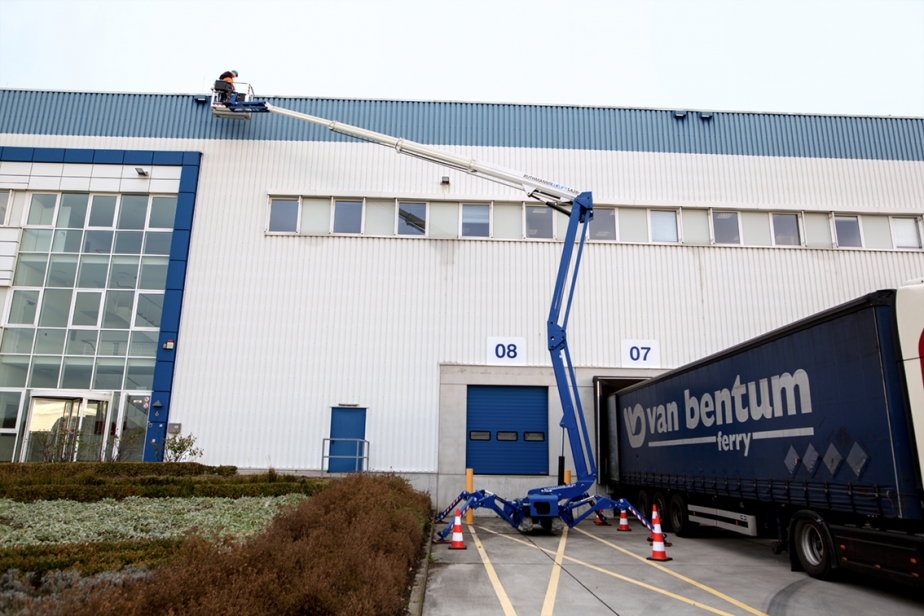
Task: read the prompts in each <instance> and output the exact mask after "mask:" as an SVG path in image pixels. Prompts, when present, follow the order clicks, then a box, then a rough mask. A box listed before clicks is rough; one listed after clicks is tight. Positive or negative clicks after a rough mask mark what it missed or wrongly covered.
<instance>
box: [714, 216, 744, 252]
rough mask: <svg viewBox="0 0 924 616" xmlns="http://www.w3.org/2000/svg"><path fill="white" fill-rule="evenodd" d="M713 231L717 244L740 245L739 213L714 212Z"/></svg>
mask: <svg viewBox="0 0 924 616" xmlns="http://www.w3.org/2000/svg"><path fill="white" fill-rule="evenodd" d="M712 231H713V233H714V236H713V237H714V238H715V243H716V244H740V243H741V235H740V233H739V231H738V213H737V212H713V213H712Z"/></svg>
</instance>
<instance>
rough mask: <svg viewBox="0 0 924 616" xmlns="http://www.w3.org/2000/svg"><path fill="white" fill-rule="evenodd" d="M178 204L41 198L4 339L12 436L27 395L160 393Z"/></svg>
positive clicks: (28, 218)
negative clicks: (159, 356)
mask: <svg viewBox="0 0 924 616" xmlns="http://www.w3.org/2000/svg"><path fill="white" fill-rule="evenodd" d="M176 205H177V198H176V197H175V196H151V195H135V194H132V195H91V194H88V193H57V194H53V193H42V194H32V195H31V197H30V199H29V202H28V204H27V211H26V213H25V216H24V218H25V224H24V226H23V232H22V241H21V242H20V251H19V254H18V255H17V264H16V269H15V273H14V277H13V286H12V289H11V299H10V302H9V307H8V313H7V315H6V323H7V327H6V328H5V330H4V331H3V335H2V338H0V421H2V422H3V424H2V427H3V428H4V429H14V428H15V427H16V426H17V421H16V418H17V416H19V418H20V421H19V424H20V425H21V424H22V422H23V421H24V416H25V413H26V412H27V411H28V404H29V403H28V395H26V392H25V391H23V390H24V389H25V388H29V389H50V390H55V389H67V390H75V391H87V390H91V389H92V390H104V391H105V392H107V393H111V394H112V399H113V400H118V399H119V397H120V396H123V394H126V393H127V392H147V394H148V395H149V394H150V391H151V388H152V385H153V376H154V365H155V354H156V349H157V339H158V334H159V330H160V323H161V315H162V312H163V306H164V289H165V287H166V280H167V264H168V260H169V253H170V245H171V241H172V234H173V225H174V218H175V215H176ZM23 401H24V402H23ZM21 402H22V404H20V403H21ZM110 408H111V410H112V412H118V408H117V407H110ZM100 421H103V420H102V419H101V420H100ZM113 421H114V418H113ZM20 433H22V430H21V429H20ZM3 459H4V460H6V459H7V458H3Z"/></svg>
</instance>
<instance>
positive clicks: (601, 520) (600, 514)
mask: <svg viewBox="0 0 924 616" xmlns="http://www.w3.org/2000/svg"><path fill="white" fill-rule="evenodd" d="M594 524H596V525H597V526H612V524H610V523H609V522H607V521H606V518H604V517H603V512H602V511H600V510H599V509H598V510H597V517H596V518H594Z"/></svg>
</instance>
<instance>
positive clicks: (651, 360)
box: [622, 340, 661, 368]
mask: <svg viewBox="0 0 924 616" xmlns="http://www.w3.org/2000/svg"><path fill="white" fill-rule="evenodd" d="M622 367H623V368H660V367H661V346H660V345H659V344H658V341H657V340H623V341H622Z"/></svg>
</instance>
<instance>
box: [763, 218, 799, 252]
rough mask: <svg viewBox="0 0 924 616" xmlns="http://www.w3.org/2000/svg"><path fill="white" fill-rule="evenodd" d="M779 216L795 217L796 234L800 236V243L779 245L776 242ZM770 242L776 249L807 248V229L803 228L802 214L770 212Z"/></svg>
mask: <svg viewBox="0 0 924 616" xmlns="http://www.w3.org/2000/svg"><path fill="white" fill-rule="evenodd" d="M777 216H795V217H796V233H798V234H799V241H798V242H796V243H795V244H777V242H776V217H777ZM770 241H771V244H770V245H771V246H773V247H774V248H801V247H803V246H805V229H804V228H803V226H802V216H801V213H800V212H770Z"/></svg>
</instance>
